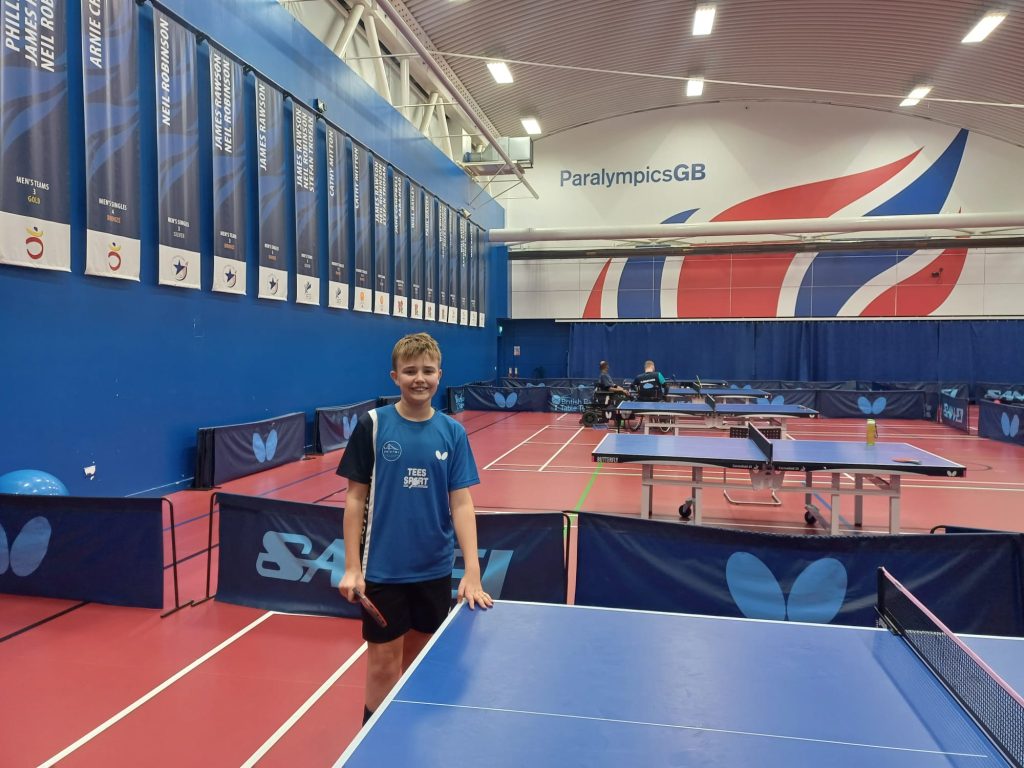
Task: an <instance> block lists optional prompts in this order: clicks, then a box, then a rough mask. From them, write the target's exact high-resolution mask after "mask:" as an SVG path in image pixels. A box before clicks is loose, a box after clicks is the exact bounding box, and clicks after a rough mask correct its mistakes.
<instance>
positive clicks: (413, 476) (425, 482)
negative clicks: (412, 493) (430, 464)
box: [402, 467, 430, 488]
mask: <svg viewBox="0 0 1024 768" xmlns="http://www.w3.org/2000/svg"><path fill="white" fill-rule="evenodd" d="M402 486H403V487H404V488H428V487H430V478H429V477H427V470H425V469H420V468H419V467H409V468H408V469H407V470H406V472H405V477H404V478H403V482H402Z"/></svg>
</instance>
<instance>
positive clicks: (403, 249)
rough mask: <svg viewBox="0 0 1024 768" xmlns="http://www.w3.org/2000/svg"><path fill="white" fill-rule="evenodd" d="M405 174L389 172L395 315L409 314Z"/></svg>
mask: <svg viewBox="0 0 1024 768" xmlns="http://www.w3.org/2000/svg"><path fill="white" fill-rule="evenodd" d="M408 184H409V182H408V181H407V180H406V178H405V176H403V175H402V174H400V173H399V172H398V171H396V170H394V169H392V172H391V236H392V237H391V242H392V245H391V252H392V253H393V254H394V255H395V317H407V316H408V314H409V303H408V302H409V299H408V292H409V275H408V273H409V248H408V241H407V240H406V237H405V231H406V221H407V219H408V214H407V213H406V211H405V200H406V187H407V186H408Z"/></svg>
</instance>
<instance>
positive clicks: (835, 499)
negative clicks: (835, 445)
mask: <svg viewBox="0 0 1024 768" xmlns="http://www.w3.org/2000/svg"><path fill="white" fill-rule="evenodd" d="M841 479H842V478H841V477H840V475H839V473H838V472H836V473H833V475H832V520H831V521H830V524H829V528H828V532H829V534H830V535H832V536H835V535H836V534H838V533H839V499H840V498H841V497H840V496H839V481H840V480H841Z"/></svg>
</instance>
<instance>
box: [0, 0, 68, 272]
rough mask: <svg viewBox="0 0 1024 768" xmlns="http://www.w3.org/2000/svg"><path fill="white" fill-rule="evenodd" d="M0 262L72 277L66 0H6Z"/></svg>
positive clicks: (0, 75)
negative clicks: (61, 273) (68, 273)
mask: <svg viewBox="0 0 1024 768" xmlns="http://www.w3.org/2000/svg"><path fill="white" fill-rule="evenodd" d="M2 13H3V16H2V22H3V53H2V54H0V142H2V143H0V152H2V157H0V161H2V162H0V264H16V265H18V266H21V267H35V268H36V269H53V270H59V271H62V272H70V271H71V226H70V223H69V222H70V221H71V219H70V212H71V197H70V195H71V193H70V187H69V183H68V71H67V32H66V28H65V19H66V18H67V13H66V11H65V5H64V0H49V1H48V2H44V3H39V2H36V0H4V3H3V11H2Z"/></svg>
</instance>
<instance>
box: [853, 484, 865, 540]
mask: <svg viewBox="0 0 1024 768" xmlns="http://www.w3.org/2000/svg"><path fill="white" fill-rule="evenodd" d="M853 487H854V490H855V491H856V495H855V496H854V497H853V524H854V525H855V526H857V527H858V528H860V527H862V526H863V525H864V497H863V496H862V495H861V493H860V492H861V491H863V490H864V476H863V475H857V476H855V477H854V478H853Z"/></svg>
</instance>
